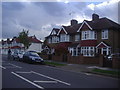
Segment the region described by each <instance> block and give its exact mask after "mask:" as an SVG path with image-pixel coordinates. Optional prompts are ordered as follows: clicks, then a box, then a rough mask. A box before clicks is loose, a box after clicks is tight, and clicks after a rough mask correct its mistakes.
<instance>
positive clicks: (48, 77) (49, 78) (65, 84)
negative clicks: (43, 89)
mask: <svg viewBox="0 0 120 90" xmlns="http://www.w3.org/2000/svg"><path fill="white" fill-rule="evenodd" d="M31 72H32V73H34V74H37V75H40V76H42V77H45V78H48V79H51V80H55V81H57V82H60V83H63V84H65V85H68V86H70V85H71V84H70V83H67V82H64V81H61V80H58V79H55V78H52V77H49V76H46V75H43V74H40V73H37V72H34V71H31Z"/></svg>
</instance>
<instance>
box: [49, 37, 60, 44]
mask: <svg viewBox="0 0 120 90" xmlns="http://www.w3.org/2000/svg"><path fill="white" fill-rule="evenodd" d="M51 42H52V43H58V42H59V38H58V37H57V36H53V37H52V41H51Z"/></svg>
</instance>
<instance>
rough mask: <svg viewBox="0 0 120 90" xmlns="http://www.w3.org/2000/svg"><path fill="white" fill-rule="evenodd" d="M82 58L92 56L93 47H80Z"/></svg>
mask: <svg viewBox="0 0 120 90" xmlns="http://www.w3.org/2000/svg"><path fill="white" fill-rule="evenodd" d="M81 54H83V56H94V47H81Z"/></svg>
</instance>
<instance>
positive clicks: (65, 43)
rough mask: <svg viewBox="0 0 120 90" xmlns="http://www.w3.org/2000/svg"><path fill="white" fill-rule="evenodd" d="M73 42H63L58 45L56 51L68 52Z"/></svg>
mask: <svg viewBox="0 0 120 90" xmlns="http://www.w3.org/2000/svg"><path fill="white" fill-rule="evenodd" d="M70 44H71V42H61V43H59V44H58V45H56V48H55V49H61V50H66V49H67V48H68V47H69V46H70Z"/></svg>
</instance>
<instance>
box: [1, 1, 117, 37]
mask: <svg viewBox="0 0 120 90" xmlns="http://www.w3.org/2000/svg"><path fill="white" fill-rule="evenodd" d="M113 1H114V0H112V1H109V2H98V3H94V2H91V3H90V2H89V3H85V2H69V3H62V2H36V3H35V2H3V3H2V19H3V21H2V27H3V28H2V36H3V38H8V37H10V38H12V37H13V36H16V35H18V33H19V32H20V31H22V29H26V30H29V34H30V35H36V36H37V37H38V38H39V39H40V38H41V39H44V37H46V36H47V35H49V33H50V32H51V30H52V28H53V27H58V28H60V26H61V25H70V20H71V19H73V18H74V19H77V20H78V22H79V23H81V22H82V21H83V20H84V19H88V20H90V19H91V16H92V14H93V12H94V10H93V9H94V8H93V7H94V6H95V13H97V14H99V15H100V17H108V18H110V19H112V20H113V21H117V19H118V18H117V17H116V16H117V3H118V2H117V1H116V0H115V1H114V2H113ZM107 11H109V12H107ZM111 13H114V15H111Z"/></svg>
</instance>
